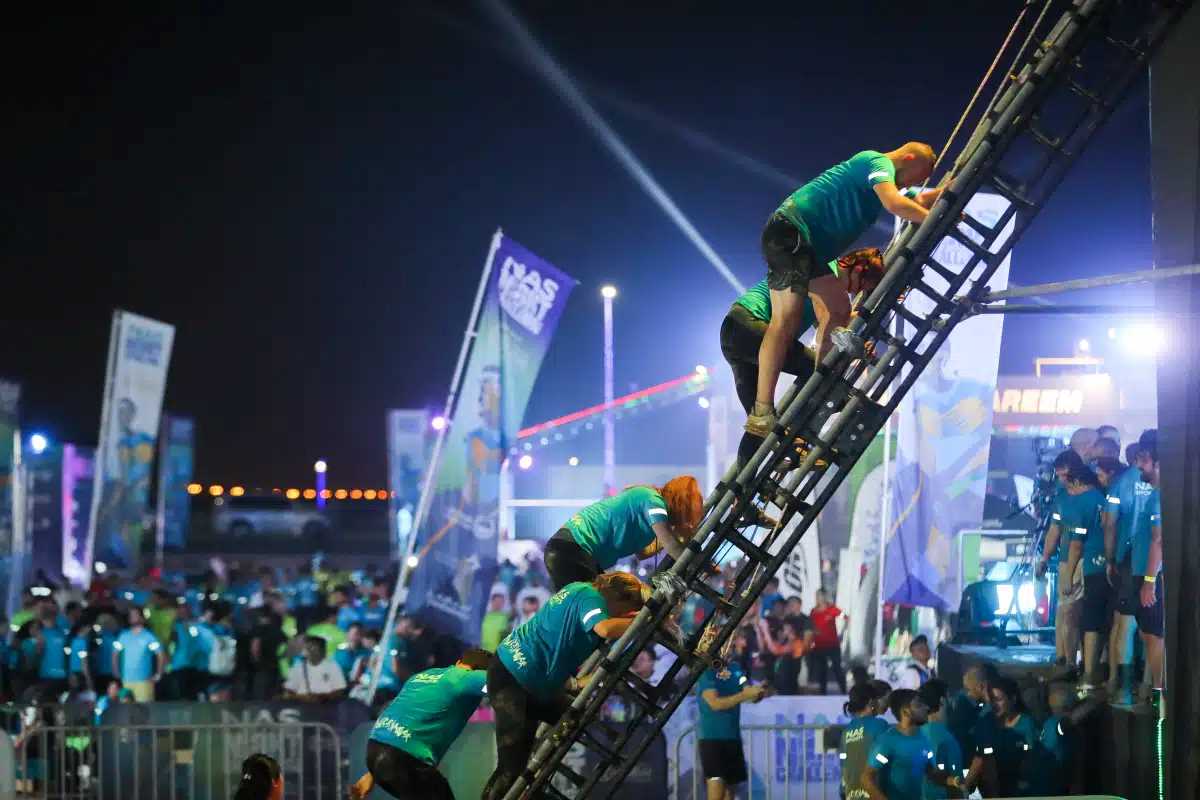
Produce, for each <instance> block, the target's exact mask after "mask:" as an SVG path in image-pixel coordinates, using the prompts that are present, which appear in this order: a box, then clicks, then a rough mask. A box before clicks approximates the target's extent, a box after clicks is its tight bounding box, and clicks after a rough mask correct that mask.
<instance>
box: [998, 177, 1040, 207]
mask: <svg viewBox="0 0 1200 800" xmlns="http://www.w3.org/2000/svg"><path fill="white" fill-rule="evenodd" d="M990 181H991V184H992V188H994V189H995V190H996V193H997V194H999V195H1000V196H1002V197H1003V198H1004V199H1005V200H1008V201H1009V202H1010V203H1016V204H1017V205H1018V206H1021V207H1022V208H1024V209H1025V210H1027V211H1032V210H1033V209H1035V208H1037V203H1035V202H1033V201H1032V200H1030V199H1029V198H1028V197H1026V196H1025V195H1024V194H1022V193H1021V190H1020V189H1018V188H1016V185H1015V184H1016V181H1015V180H1013V179H1012V178H1009V177H1008V176H1007V175H1002V174H1000V172H998V171H994V172H993V173H992V177H991V179H990Z"/></svg>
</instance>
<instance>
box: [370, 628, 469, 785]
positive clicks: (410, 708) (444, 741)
mask: <svg viewBox="0 0 1200 800" xmlns="http://www.w3.org/2000/svg"><path fill="white" fill-rule="evenodd" d="M492 660H493V656H492V654H491V653H489V652H488V651H486V650H479V649H472V650H468V651H466V652H465V653H463V655H462V658H460V659H459V660H458V661H456V662H455V663H454V666H452V667H436V668H434V669H427V670H425V671H424V672H418V673H417V674H416V675H413V676H412V677H411V678H409V679H408V681H407V682H406V683H405V684H404V688H403V689H402V690H401V691H400V694H398V695H396V698H395V699H394V700H392V702H391V703H389V704H388V706H387V708H385V709H384V710H383V713H382V714H380V715H379V718H378V719H377V720H376V721H375V727H373V728H372V729H371V736H370V738H369V739H368V740H367V774H366V775H363V776H362V777H361V778H359V779H358V781H356V782H355V783H354V785H353V786H352V787H351V788H350V796H351V797H352V798H355V800H364V798H366V796H367V795H368V794H370V792H371V790H372V789H373V788H374V787H375V786H376V785H378V786H379V787H380V788H382V789H383V790H384V791H386V792H387V793H388V794H390V795H391V796H392V797H395V798H396V800H454V792H453V791H451V789H450V783H449V781H447V780H446V778H445V776H443V775H442V774H441V773H440V772H438V769H437V766H438V764H439V763H441V760H442V758H443V757H444V756H445V755H446V751H447V750H449V749H450V745H452V744H454V740H455V739H457V738H458V736H459V734H460V733H462V731H463V728H465V727H466V726H467V720H469V719H470V718H471V715H472V714H474V713H475V709H476V708H478V707H479V701H480V700H482V699H483V697H484V695H486V694H487V671H488V668H489V667H490V666H491V664H492Z"/></svg>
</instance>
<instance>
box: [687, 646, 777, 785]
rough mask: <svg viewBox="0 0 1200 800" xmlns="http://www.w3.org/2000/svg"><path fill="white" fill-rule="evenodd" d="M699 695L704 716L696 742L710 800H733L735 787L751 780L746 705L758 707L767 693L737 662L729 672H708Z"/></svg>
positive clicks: (703, 679) (701, 715)
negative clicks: (746, 745)
mask: <svg viewBox="0 0 1200 800" xmlns="http://www.w3.org/2000/svg"><path fill="white" fill-rule="evenodd" d="M696 694H697V695H698V696H699V700H698V702H697V704H696V707H697V709H698V710H699V712H700V730H699V732H698V733H697V736H696V738H697V740H698V741H699V743H700V747H699V749H700V768H701V769H702V770H703V772H704V785H705V786H706V787H707V788H708V800H733V787H735V786H737V785H738V784H742V783H745V782H746V778H747V773H746V755H745V753H744V752H743V751H742V703H757V702H758V701H759V700H762V699H763V697H765V696H766V694H767V690H766V689H765V688H764V687H762V686H754V685H752V684H750V682H749V678H747V676H746V674H745V673H744V672H743V671H742V667H741V665H740V664H739V663H738V662H736V661H733V662H730V664H729V666H727V667H726V668H725V669H722V670H714V669H709V670H706V671H705V672H704V674H703V675H701V676H700V680H699V682H698V683H697V684H696Z"/></svg>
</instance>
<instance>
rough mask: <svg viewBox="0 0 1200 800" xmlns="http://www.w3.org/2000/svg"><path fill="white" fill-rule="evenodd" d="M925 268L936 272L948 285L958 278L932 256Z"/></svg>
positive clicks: (926, 262)
mask: <svg viewBox="0 0 1200 800" xmlns="http://www.w3.org/2000/svg"><path fill="white" fill-rule="evenodd" d="M967 219H973V218H972V217H970V216H968V217H967ZM967 224H968V225H970V224H971V223H969V222H968V223H967ZM925 266H927V267H929V268H930V269H932V270H933V271H934V272H936V273H937V274H938V275H940V276H941V278H942V280H944V281H945V282H946V283H953V282H954V279H955V278H957V277H958V276H957V275H955V274H954V273H953V272H952V271H951V270H950V269H949V268H948V267H944V266H942V265H941V263H939V262H938V260H937V259H935V258H934V257H933V256H930V257H929V258H928V259H927V260H926V261H925Z"/></svg>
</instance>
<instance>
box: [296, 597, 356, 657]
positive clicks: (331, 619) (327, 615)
mask: <svg viewBox="0 0 1200 800" xmlns="http://www.w3.org/2000/svg"><path fill="white" fill-rule="evenodd" d="M322 614H323V616H322V618H321V621H320V622H318V623H317V624H316V625H309V626H308V630H306V631H305V632H304V634H305V635H306V636H319V637H321V638H322V639H324V640H325V644H326V645H327V646H328V647H329V649H330V650H331V651H333V650H336V649H338V647H339V646H340V645H342V644H344V643H345V641H346V632H345V631H344V630H342V629H341V628H340V627H338V624H337V615H338V609H337V607H336V606H326V607H325V608H324V609H323V610H322Z"/></svg>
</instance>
